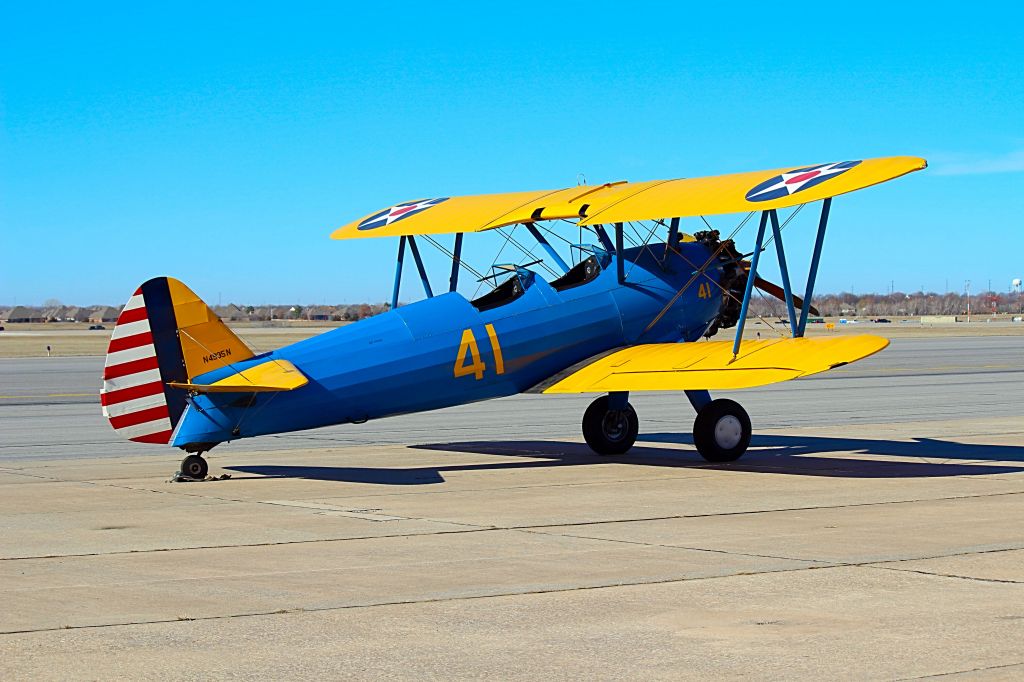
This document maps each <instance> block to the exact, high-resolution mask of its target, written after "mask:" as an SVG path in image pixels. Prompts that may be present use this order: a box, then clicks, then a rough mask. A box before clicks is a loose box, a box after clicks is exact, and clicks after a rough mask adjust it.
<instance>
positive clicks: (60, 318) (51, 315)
mask: <svg viewBox="0 0 1024 682" xmlns="http://www.w3.org/2000/svg"><path fill="white" fill-rule="evenodd" d="M66 311H67V308H65V307H64V306H62V305H58V306H54V307H52V308H47V309H46V310H44V311H43V319H45V320H46V321H47V322H65V321H66V319H65V318H66Z"/></svg>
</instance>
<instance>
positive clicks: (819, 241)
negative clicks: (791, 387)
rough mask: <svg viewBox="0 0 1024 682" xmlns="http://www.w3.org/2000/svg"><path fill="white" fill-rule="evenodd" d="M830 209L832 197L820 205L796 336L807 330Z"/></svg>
mask: <svg viewBox="0 0 1024 682" xmlns="http://www.w3.org/2000/svg"><path fill="white" fill-rule="evenodd" d="M831 208H832V197H829V198H827V199H825V201H823V202H822V204H821V219H820V220H819V221H818V235H817V236H816V237H815V238H814V255H812V256H811V269H810V272H808V273H807V291H805V292H804V301H806V302H807V305H805V306H804V307H803V308H801V309H800V324H799V325H798V326H797V330H796V335H797V336H803V335H804V330H805V329H806V328H807V309H808V308H809V307H810V305H811V295H812V294H814V282H815V280H816V279H817V278H818V262H819V261H820V260H821V247H822V246H823V245H824V244H825V228H826V227H828V214H829V211H830V210H831Z"/></svg>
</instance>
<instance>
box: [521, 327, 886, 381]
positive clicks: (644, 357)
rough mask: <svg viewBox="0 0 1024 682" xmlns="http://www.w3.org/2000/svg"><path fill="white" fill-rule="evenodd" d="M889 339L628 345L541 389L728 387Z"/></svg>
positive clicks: (791, 372)
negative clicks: (735, 352)
mask: <svg viewBox="0 0 1024 682" xmlns="http://www.w3.org/2000/svg"><path fill="white" fill-rule="evenodd" d="M888 345H889V341H888V339H884V338H882V337H880V336H873V335H870V334H861V335H857V336H832V337H828V338H814V339H807V338H796V339H793V338H786V339H772V340H766V341H744V342H743V344H742V345H741V346H740V353H739V357H737V358H736V360H735V361H733V359H732V341H707V342H704V341H701V342H695V343H650V344H643V345H639V346H630V347H628V348H623V349H622V350H619V351H616V352H614V353H612V354H611V355H607V356H605V357H603V358H599V359H597V360H594V361H593V362H591V363H589V364H587V365H586V366H584V367H582V368H580V369H577V370H576V371H573V372H571V373H570V374H568V376H565V377H559V378H557V379H556V380H555V382H554V383H553V384H551V381H550V380H549V381H548V382H545V383H546V384H550V385H548V386H547V388H544V389H543V390H542V391H541V392H543V393H604V392H605V391H696V390H712V391H713V390H719V391H721V390H729V389H736V388H751V387H753V386H764V385H766V384H774V383H777V382H780V381H788V380H789V379H796V378H797V377H802V376H808V375H810V374H817V373H818V372H824V371H825V370H828V369H832V368H833V367H837V366H839V365H845V364H847V363H850V362H854V361H856V360H860V359H862V358H866V357H867V356H869V355H872V354H874V353H877V352H878V351H880V350H882V349H883V348H885V347H886V346H888Z"/></svg>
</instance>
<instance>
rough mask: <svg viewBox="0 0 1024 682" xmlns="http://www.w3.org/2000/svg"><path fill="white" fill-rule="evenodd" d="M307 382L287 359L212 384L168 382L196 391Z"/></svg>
mask: <svg viewBox="0 0 1024 682" xmlns="http://www.w3.org/2000/svg"><path fill="white" fill-rule="evenodd" d="M308 383H309V379H307V378H306V377H305V375H304V374H303V373H302V372H300V371H299V370H298V368H297V367H296V366H295V365H293V364H292V363H290V362H288V361H287V360H267V361H266V362H264V363H262V364H259V365H256V366H254V367H249V368H248V369H245V370H243V371H241V372H236V373H235V374H232V375H230V376H227V377H224V378H223V379H220V380H219V381H214V382H213V383H212V384H193V383H184V382H173V381H172V382H170V384H169V385H170V386H172V387H173V388H184V389H186V390H188V391H196V392H197V393H264V392H267V391H291V390H294V389H296V388H301V387H302V386H305V385H306V384H308Z"/></svg>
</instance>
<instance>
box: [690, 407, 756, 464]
mask: <svg viewBox="0 0 1024 682" xmlns="http://www.w3.org/2000/svg"><path fill="white" fill-rule="evenodd" d="M693 444H694V445H696V446H697V452H699V453H700V456H701V457H703V458H704V459H705V460H707V461H709V462H733V461H735V460H737V459H739V458H740V457H741V456H742V455H743V453H744V452H746V451H747V446H748V445H750V417H749V416H748V415H747V411H746V410H744V409H743V408H742V407H741V406H740V404H739V403H737V402H735V401H733V400H727V399H725V398H719V399H718V400H712V401H711V402H710V403H708V404H707V405H705V406H704V407H703V408H701V410H700V412H698V413H697V419H695V420H694V422H693Z"/></svg>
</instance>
